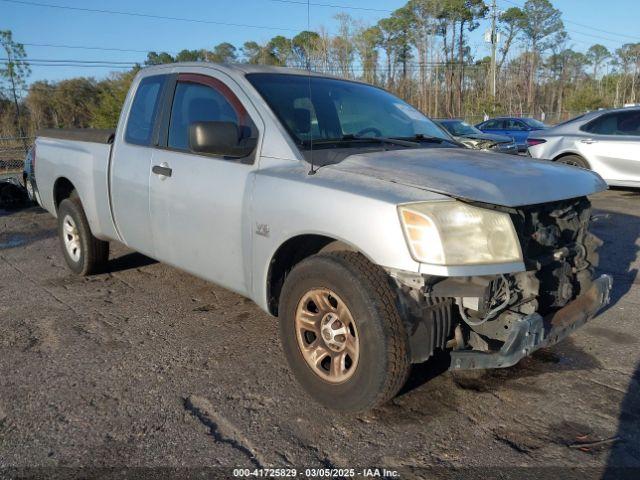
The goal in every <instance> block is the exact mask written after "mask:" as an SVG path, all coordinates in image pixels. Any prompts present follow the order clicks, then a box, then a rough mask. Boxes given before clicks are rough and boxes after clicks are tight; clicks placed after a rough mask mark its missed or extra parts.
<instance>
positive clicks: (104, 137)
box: [36, 128, 116, 144]
mask: <svg viewBox="0 0 640 480" xmlns="http://www.w3.org/2000/svg"><path fill="white" fill-rule="evenodd" d="M115 134H116V131H115V129H110V128H104V129H103V128H43V129H41V130H38V131H37V133H36V136H38V137H47V138H58V139H60V140H73V141H76V142H91V143H105V144H109V143H113V139H114V137H115Z"/></svg>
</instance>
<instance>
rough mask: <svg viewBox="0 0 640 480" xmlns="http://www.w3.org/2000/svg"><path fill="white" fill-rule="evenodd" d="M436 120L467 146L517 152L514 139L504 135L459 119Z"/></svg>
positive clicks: (501, 151) (493, 150)
mask: <svg viewBox="0 0 640 480" xmlns="http://www.w3.org/2000/svg"><path fill="white" fill-rule="evenodd" d="M436 122H437V123H438V124H439V125H440V126H441V127H442V128H444V129H445V130H446V131H447V132H449V133H450V134H451V135H452V136H453V138H455V139H456V140H457V141H458V142H460V143H462V144H463V145H466V146H467V147H469V148H475V149H477V150H489V151H492V152H500V153H511V154H517V153H518V146H517V145H516V142H515V140H514V139H513V138H511V137H508V136H506V135H496V134H492V133H483V132H482V131H480V130H478V129H477V128H476V127H474V126H472V125H469V124H468V123H467V122H465V121H463V120H459V119H439V120H436Z"/></svg>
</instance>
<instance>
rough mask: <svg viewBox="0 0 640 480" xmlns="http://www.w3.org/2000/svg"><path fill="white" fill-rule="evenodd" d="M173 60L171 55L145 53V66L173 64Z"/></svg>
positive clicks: (165, 53)
mask: <svg viewBox="0 0 640 480" xmlns="http://www.w3.org/2000/svg"><path fill="white" fill-rule="evenodd" d="M175 61H176V60H175V58H173V57H172V56H171V54H169V53H167V52H160V53H157V52H149V53H147V59H146V60H145V62H144V64H145V65H162V64H164V63H173V62H175Z"/></svg>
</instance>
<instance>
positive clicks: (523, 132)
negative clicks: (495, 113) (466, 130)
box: [476, 117, 549, 152]
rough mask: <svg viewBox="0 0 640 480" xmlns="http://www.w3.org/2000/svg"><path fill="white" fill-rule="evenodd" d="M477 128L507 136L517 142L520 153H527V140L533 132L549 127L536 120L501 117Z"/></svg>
mask: <svg viewBox="0 0 640 480" xmlns="http://www.w3.org/2000/svg"><path fill="white" fill-rule="evenodd" d="M476 127H477V128H478V129H479V130H481V131H483V132H485V133H493V134H498V135H507V136H508V137H511V138H513V139H514V140H515V142H516V144H517V145H518V150H519V151H520V152H526V151H527V138H528V137H529V135H530V134H531V132H538V131H540V130H545V129H547V128H549V127H547V125H545V124H544V123H542V122H540V121H538V120H536V119H535V118H524V117H523V118H515V117H500V118H492V119H490V120H487V121H485V122H482V123H479V124H478V125H476Z"/></svg>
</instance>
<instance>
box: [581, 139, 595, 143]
mask: <svg viewBox="0 0 640 480" xmlns="http://www.w3.org/2000/svg"><path fill="white" fill-rule="evenodd" d="M580 143H588V144H592V143H598V141H597V140H594V139H592V138H585V139H584V140H580Z"/></svg>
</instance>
